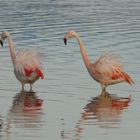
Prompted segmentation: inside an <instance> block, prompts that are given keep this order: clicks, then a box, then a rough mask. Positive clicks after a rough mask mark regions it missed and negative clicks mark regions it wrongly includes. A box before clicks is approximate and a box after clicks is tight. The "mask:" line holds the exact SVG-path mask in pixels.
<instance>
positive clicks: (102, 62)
mask: <svg viewBox="0 0 140 140" xmlns="http://www.w3.org/2000/svg"><path fill="white" fill-rule="evenodd" d="M71 38H76V40H77V42H78V44H79V47H80V52H81V55H82V58H83V60H84V63H85V66H86V68H87V70H88V72H89V74H90V76H91V77H92V78H93V79H94V80H95V81H97V82H99V83H100V84H101V87H102V93H105V91H106V87H107V86H109V85H113V84H117V83H121V82H127V83H129V84H130V85H131V84H134V82H133V80H132V79H131V77H130V76H129V75H128V74H127V73H125V72H124V70H123V66H122V64H121V63H120V62H119V59H118V58H119V57H118V56H117V55H115V54H111V53H105V54H103V55H102V56H101V57H100V58H99V59H98V60H97V61H96V62H95V63H93V64H92V63H91V62H90V60H89V58H88V56H87V54H86V51H85V50H84V45H83V42H82V40H81V39H80V37H79V35H78V34H77V33H76V32H75V31H69V32H68V33H67V34H66V35H65V37H64V43H65V45H66V44H67V40H69V39H71Z"/></svg>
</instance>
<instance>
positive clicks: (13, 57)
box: [8, 36, 16, 64]
mask: <svg viewBox="0 0 140 140" xmlns="http://www.w3.org/2000/svg"><path fill="white" fill-rule="evenodd" d="M8 45H9V50H10V55H11V59H12V63H13V64H14V63H15V60H16V54H15V48H14V44H13V41H12V39H11V37H10V36H9V37H8Z"/></svg>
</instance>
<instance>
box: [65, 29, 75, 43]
mask: <svg viewBox="0 0 140 140" xmlns="http://www.w3.org/2000/svg"><path fill="white" fill-rule="evenodd" d="M74 36H76V32H75V31H69V32H68V33H67V34H66V35H65V37H64V43H65V45H66V44H67V40H69V39H70V38H73V37H74Z"/></svg>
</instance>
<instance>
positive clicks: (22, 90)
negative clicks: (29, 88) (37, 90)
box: [21, 83, 25, 93]
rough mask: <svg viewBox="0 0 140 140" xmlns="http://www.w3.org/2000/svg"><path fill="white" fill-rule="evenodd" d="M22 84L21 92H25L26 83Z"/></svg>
mask: <svg viewBox="0 0 140 140" xmlns="http://www.w3.org/2000/svg"><path fill="white" fill-rule="evenodd" d="M21 84H22V89H21V93H24V92H25V90H24V84H23V83H21Z"/></svg>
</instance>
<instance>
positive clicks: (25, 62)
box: [1, 32, 44, 92]
mask: <svg viewBox="0 0 140 140" xmlns="http://www.w3.org/2000/svg"><path fill="white" fill-rule="evenodd" d="M6 38H7V39H8V44H9V49H10V54H11V59H12V63H13V67H14V73H15V76H16V78H17V79H18V80H19V81H20V82H21V84H22V91H24V85H25V84H30V92H32V84H33V83H34V82H35V81H37V80H38V79H39V78H42V79H43V78H44V75H43V72H42V67H41V65H42V62H41V56H40V54H39V53H38V52H37V51H35V50H33V51H31V50H20V51H18V52H17V53H16V51H15V49H14V45H13V42H12V39H11V37H10V34H9V33H8V32H3V33H2V34H1V42H2V41H3V40H5V39H6ZM1 44H3V43H1Z"/></svg>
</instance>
